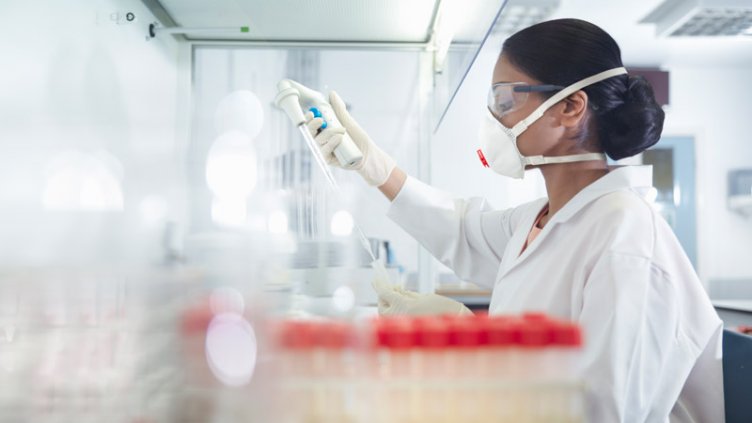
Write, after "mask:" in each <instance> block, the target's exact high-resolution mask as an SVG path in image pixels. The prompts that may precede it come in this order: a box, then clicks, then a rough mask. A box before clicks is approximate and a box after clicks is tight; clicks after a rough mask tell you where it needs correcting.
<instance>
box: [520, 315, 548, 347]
mask: <svg viewBox="0 0 752 423" xmlns="http://www.w3.org/2000/svg"><path fill="white" fill-rule="evenodd" d="M552 335H553V333H552V330H551V323H548V322H537V321H524V320H523V322H522V330H521V331H520V345H522V346H523V347H529V348H541V347H546V346H548V345H549V344H550V343H551V341H552Z"/></svg>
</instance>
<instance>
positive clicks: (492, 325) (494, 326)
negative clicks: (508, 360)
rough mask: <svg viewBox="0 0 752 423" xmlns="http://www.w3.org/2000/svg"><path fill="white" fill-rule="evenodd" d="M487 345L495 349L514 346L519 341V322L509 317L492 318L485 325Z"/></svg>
mask: <svg viewBox="0 0 752 423" xmlns="http://www.w3.org/2000/svg"><path fill="white" fill-rule="evenodd" d="M486 328H487V334H488V335H487V336H488V344H489V345H492V346H495V347H504V346H510V345H514V344H516V343H518V342H519V340H520V331H521V326H520V321H519V320H517V319H512V318H509V317H493V318H490V319H488V322H487V323H486Z"/></svg>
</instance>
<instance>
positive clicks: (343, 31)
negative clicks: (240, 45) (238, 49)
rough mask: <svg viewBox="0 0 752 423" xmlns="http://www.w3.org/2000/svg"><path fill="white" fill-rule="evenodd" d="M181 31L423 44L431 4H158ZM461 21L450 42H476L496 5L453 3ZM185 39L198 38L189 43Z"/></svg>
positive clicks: (251, 0)
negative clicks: (234, 30) (238, 30)
mask: <svg viewBox="0 0 752 423" xmlns="http://www.w3.org/2000/svg"><path fill="white" fill-rule="evenodd" d="M159 1H160V3H161V4H162V6H163V7H164V8H165V10H167V12H168V13H169V14H170V16H171V17H172V18H173V20H175V21H176V22H177V23H178V25H180V26H182V27H240V26H248V27H249V29H250V31H249V33H248V34H232V35H228V34H212V35H208V34H201V36H200V38H201V39H225V40H226V39H233V40H254V41H269V40H274V41H335V42H343V41H344V42H414V43H422V42H426V41H428V39H429V38H430V36H431V25H432V23H433V18H434V14H435V13H436V8H437V3H438V1H437V0H316V1H303V0H273V1H272V0H214V1H212V2H208V1H206V0H159ZM457 1H459V2H461V5H462V7H461V10H460V13H462V14H463V16H471V17H475V18H473V19H466V20H464V25H460V26H459V27H458V30H457V34H456V39H460V40H478V39H479V38H482V36H483V35H485V31H486V30H487V29H488V27H489V26H490V24H491V21H492V19H493V18H494V16H495V15H496V13H497V12H498V9H499V8H500V7H501V4H502V0H457ZM188 37H189V38H199V37H195V36H194V37H191V36H190V35H189V36H188Z"/></svg>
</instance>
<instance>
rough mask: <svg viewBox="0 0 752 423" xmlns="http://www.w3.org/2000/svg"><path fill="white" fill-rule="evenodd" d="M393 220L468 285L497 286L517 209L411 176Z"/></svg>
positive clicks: (394, 204)
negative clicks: (495, 206) (465, 196)
mask: <svg viewBox="0 0 752 423" xmlns="http://www.w3.org/2000/svg"><path fill="white" fill-rule="evenodd" d="M388 216H389V217H390V218H391V219H392V220H393V221H394V222H395V223H397V224H398V225H399V226H400V227H402V228H403V229H404V230H405V231H406V232H407V233H409V234H410V235H412V236H413V237H414V238H415V239H416V240H417V241H418V242H420V244H421V245H423V247H425V248H426V249H427V250H428V251H429V252H430V253H431V254H432V255H433V256H434V257H436V258H437V259H438V260H439V261H440V262H442V263H443V264H445V265H447V266H448V267H449V268H451V269H452V270H453V271H454V272H455V274H456V275H457V276H458V277H459V278H461V279H463V280H466V281H470V282H473V283H476V284H478V285H481V286H484V287H487V288H493V285H494V281H495V279H496V274H497V272H498V270H499V266H500V263H501V257H502V256H503V254H504V249H505V248H506V245H507V243H508V241H509V239H510V238H511V235H512V226H513V222H512V220H513V219H512V218H513V209H510V210H506V211H494V210H492V209H491V207H490V206H489V204H488V203H487V202H486V201H485V200H483V199H480V198H473V199H469V200H465V199H458V198H455V197H453V196H452V195H450V194H447V193H445V192H442V191H440V190H437V189H435V188H433V187H431V186H429V185H426V184H424V183H422V182H420V181H418V180H417V179H414V178H411V177H408V179H407V181H406V182H405V185H404V186H403V187H402V190H401V191H400V192H399V194H398V195H397V197H396V198H395V199H394V201H393V202H392V205H391V207H390V209H389V212H388Z"/></svg>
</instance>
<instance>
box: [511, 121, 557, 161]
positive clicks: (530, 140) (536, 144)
mask: <svg viewBox="0 0 752 423" xmlns="http://www.w3.org/2000/svg"><path fill="white" fill-rule="evenodd" d="M540 123H541V122H540V121H538V122H535V123H534V124H533V125H532V126H531V127H529V128H527V130H526V131H525V132H523V133H522V134H521V135H520V136H519V137H517V148H518V149H519V150H520V153H521V154H522V155H523V156H537V155H546V154H548V153H549V152H550V151H551V149H553V148H554V147H555V145H556V139H557V137H556V134H554V133H553V131H552V130H551V129H549V128H547V127H546V126H545V125H540Z"/></svg>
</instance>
